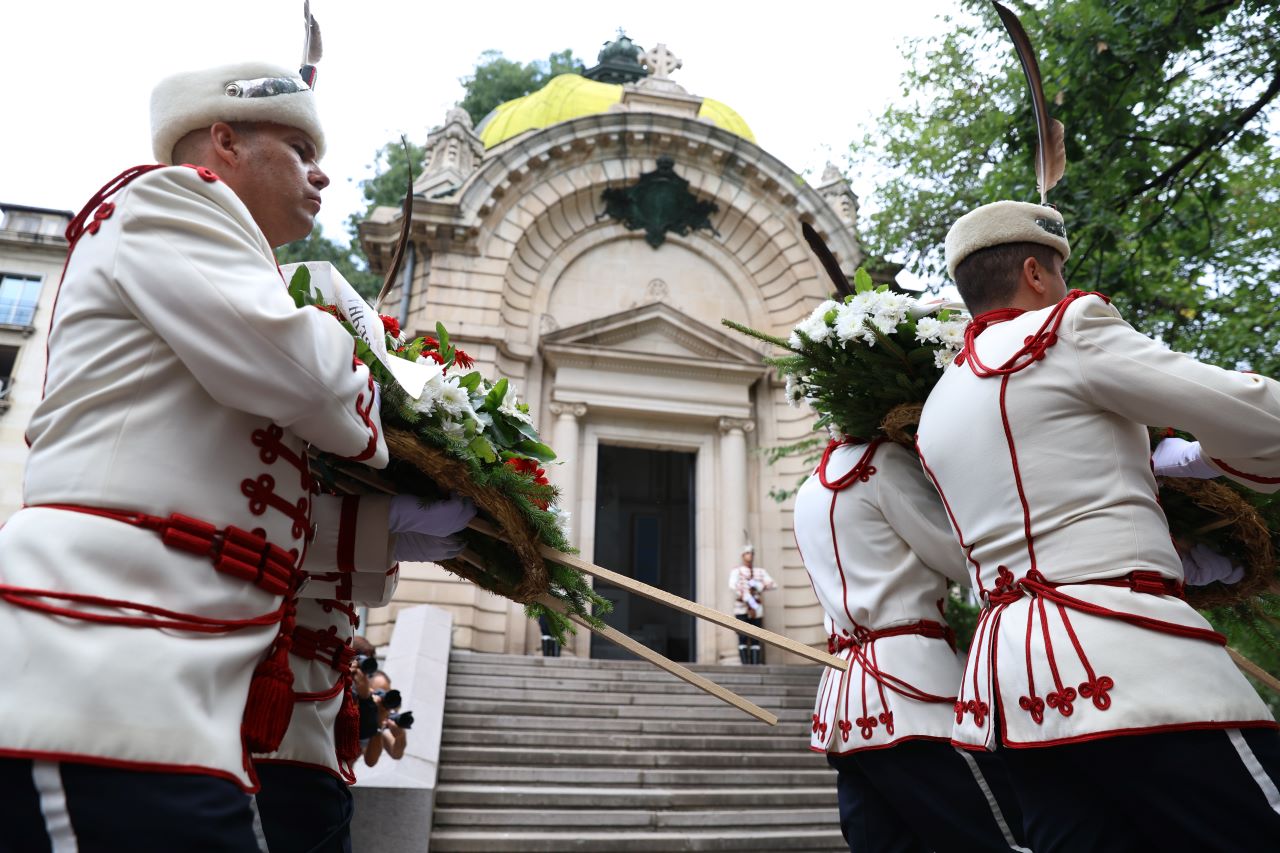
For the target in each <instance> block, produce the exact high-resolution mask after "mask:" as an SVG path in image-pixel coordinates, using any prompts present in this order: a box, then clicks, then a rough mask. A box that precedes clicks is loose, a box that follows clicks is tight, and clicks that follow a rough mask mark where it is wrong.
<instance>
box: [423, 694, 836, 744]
mask: <svg viewBox="0 0 1280 853" xmlns="http://www.w3.org/2000/svg"><path fill="white" fill-rule="evenodd" d="M444 710H445V713H446V714H465V715H468V716H469V717H470V718H471V719H473V720H482V719H485V718H488V717H500V716H504V715H505V716H511V717H539V716H546V717H574V718H580V719H581V720H582V724H583V727H584V728H589V727H590V725H591V723H592V722H593V721H594V720H595V719H596V718H600V717H604V718H612V719H619V718H621V719H628V720H633V719H664V720H702V721H711V722H714V721H719V720H727V721H741V720H744V719H746V720H749V719H751V718H750V717H748V716H746V714H744V713H743V712H742V711H739V710H737V709H735V708H730V707H728V706H727V705H725V704H724V703H723V702H719V701H717V702H716V703H715V704H714V705H702V704H699V705H684V704H681V705H678V706H661V705H576V704H571V703H566V702H565V700H564V696H563V695H560V696H557V697H556V698H554V699H552V700H550V702H549V703H548V704H537V703H528V702H486V701H484V700H482V699H452V698H450V694H449V692H448V690H447V689H446V691H445V701H444ZM766 710H769V711H772V712H773V713H774V714H776V715H777V717H778V720H779V721H784V720H785V721H786V722H790V723H795V722H801V721H806V722H807V721H808V720H809V719H810V715H811V713H812V710H811V708H810V707H809V706H804V707H794V708H786V707H783V708H766ZM758 725H759V726H760V731H761V733H764V732H766V731H767V730H768V729H769V726H767V725H765V724H764V723H758Z"/></svg>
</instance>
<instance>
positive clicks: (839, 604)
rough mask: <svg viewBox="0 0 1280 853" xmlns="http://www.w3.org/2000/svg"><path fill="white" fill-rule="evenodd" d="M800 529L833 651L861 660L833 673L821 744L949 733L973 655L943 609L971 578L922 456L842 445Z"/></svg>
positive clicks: (804, 508)
mask: <svg viewBox="0 0 1280 853" xmlns="http://www.w3.org/2000/svg"><path fill="white" fill-rule="evenodd" d="M824 479H825V480H826V482H827V485H824V484H823V480H824ZM795 533H796V544H797V546H798V547H799V548H800V552H801V555H802V556H803V559H804V564H805V568H806V569H808V572H809V578H810V580H811V581H812V582H813V590H814V592H815V593H816V594H817V596H818V601H819V602H820V603H821V604H822V609H823V610H825V611H826V620H825V622H826V626H827V631H828V632H829V633H830V635H831V636H830V639H829V640H828V648H829V649H830V650H831V652H832V653H833V654H838V655H840V657H842V658H844V659H845V660H847V661H849V669H848V671H847V672H844V673H841V672H838V671H836V670H834V669H830V668H828V669H827V670H826V671H825V672H824V673H823V675H822V681H821V682H820V683H819V685H818V696H817V701H816V702H815V704H814V708H813V718H812V727H811V732H812V734H811V738H810V741H809V744H810V748H811V749H813V750H814V751H815V752H834V753H847V752H854V751H855V750H860V749H878V748H882V747H886V746H891V745H893V744H895V743H898V742H900V741H904V740H911V739H914V738H928V739H933V740H942V741H949V740H950V739H951V726H952V723H953V722H954V720H953V716H952V706H953V704H954V702H955V697H956V686H957V685H958V684H959V681H960V674H961V664H960V660H959V658H958V657H957V656H956V652H955V649H954V646H953V645H952V638H951V632H950V631H949V630H948V629H947V628H946V623H945V621H944V617H943V606H944V601H945V598H946V595H947V578H948V577H950V578H953V579H955V580H961V581H965V582H967V581H968V575H967V573H966V568H965V561H964V554H963V553H962V552H961V550H960V548H959V547H958V546H957V545H956V541H955V538H954V537H953V535H952V533H951V527H950V525H949V524H948V523H947V516H946V513H945V512H944V511H943V508H942V504H941V503H940V502H939V501H938V496H937V493H936V492H935V491H934V490H933V487H932V486H931V485H930V484H929V481H928V480H926V479H925V477H924V474H923V472H922V471H921V470H920V463H919V462H918V461H916V459H915V457H914V456H913V455H912V454H911V453H910V452H909V451H907V450H904V449H903V448H901V447H899V446H898V445H896V444H879V445H877V446H871V445H867V444H840V445H833V447H832V449H829V450H828V452H827V454H826V455H824V457H823V461H822V464H820V465H819V466H818V470H817V471H816V472H815V473H814V474H813V475H812V476H810V477H809V479H808V480H806V481H805V483H804V485H802V486H801V487H800V491H799V493H798V494H797V495H796V508H795Z"/></svg>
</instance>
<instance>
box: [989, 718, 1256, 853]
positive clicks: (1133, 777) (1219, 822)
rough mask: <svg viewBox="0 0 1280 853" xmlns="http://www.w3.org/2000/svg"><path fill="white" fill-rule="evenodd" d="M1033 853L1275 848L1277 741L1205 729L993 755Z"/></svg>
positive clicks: (1229, 852)
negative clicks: (1005, 778) (1015, 802)
mask: <svg viewBox="0 0 1280 853" xmlns="http://www.w3.org/2000/svg"><path fill="white" fill-rule="evenodd" d="M995 754H996V755H998V756H1000V758H1001V760H1003V762H1004V764H1005V766H1006V767H1007V768H1008V770H1009V778H1010V780H1011V781H1012V783H1013V786H1014V790H1015V791H1016V792H1017V795H1018V798H1019V801H1020V803H1021V805H1022V812H1023V819H1024V821H1025V829H1026V837H1027V842H1028V846H1029V847H1031V848H1032V849H1033V850H1035V851H1036V853H1068V851H1069V853H1076V851H1080V850H1088V851H1097V852H1098V853H1113V852H1114V853H1119V851H1124V853H1130V851H1133V853H1137V851H1150V850H1159V851H1172V852H1173V853H1177V851H1187V853H1191V851H1195V853H1210V851H1222V853H1252V851H1258V853H1262V851H1266V853H1274V851H1276V850H1280V790H1278V789H1277V783H1280V735H1277V733H1276V732H1275V731H1274V730H1272V729H1226V730H1223V729H1214V730H1207V731H1190V732H1170V733H1165V734H1147V735H1128V736H1124V737H1108V738H1104V739H1101V740H1094V741H1086V742H1083V743H1075V744H1065V745H1062V746H1052V747H1037V748H1032V749H1009V748H1001V749H1000V750H999V751H998V752H997V753H995Z"/></svg>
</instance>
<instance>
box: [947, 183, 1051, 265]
mask: <svg viewBox="0 0 1280 853" xmlns="http://www.w3.org/2000/svg"><path fill="white" fill-rule="evenodd" d="M1005 243H1038V244H1039V245H1041V246H1048V247H1049V248H1051V249H1057V250H1058V252H1059V253H1060V254H1061V255H1062V259H1063V260H1064V261H1065V260H1067V259H1068V258H1070V257H1071V244H1070V243H1069V242H1067V226H1066V223H1064V222H1063V221H1062V214H1061V213H1059V212H1058V211H1056V210H1054V209H1053V208H1052V207H1047V206H1045V205H1042V204H1032V203H1030V202H1025V201H996V202H992V203H991V204H984V205H983V206H982V207H979V208H977V209H975V210H971V211H969V212H968V213H966V214H965V215H964V216H962V217H960V218H959V219H957V220H956V224H955V225H952V226H951V230H950V231H948V232H947V243H946V254H947V272H949V273H950V274H951V277H952V278H953V279H954V278H955V277H956V267H958V266H960V262H961V261H963V260H964V259H965V258H967V257H969V256H970V255H972V254H973V253H974V252H976V251H978V250H979V249H986V248H989V247H991V246H1000V245H1003V244H1005Z"/></svg>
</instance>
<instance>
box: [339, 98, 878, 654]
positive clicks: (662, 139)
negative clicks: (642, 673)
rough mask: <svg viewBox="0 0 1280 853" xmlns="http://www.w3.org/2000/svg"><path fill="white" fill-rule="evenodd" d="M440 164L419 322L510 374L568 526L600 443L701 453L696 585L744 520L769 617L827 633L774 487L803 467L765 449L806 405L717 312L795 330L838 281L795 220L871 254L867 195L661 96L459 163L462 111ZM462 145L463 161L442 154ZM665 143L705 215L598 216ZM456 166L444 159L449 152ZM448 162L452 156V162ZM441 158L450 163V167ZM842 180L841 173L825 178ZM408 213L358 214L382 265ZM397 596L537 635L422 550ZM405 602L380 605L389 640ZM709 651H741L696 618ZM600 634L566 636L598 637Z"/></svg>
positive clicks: (810, 632) (418, 249) (709, 587)
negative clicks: (686, 221) (675, 219)
mask: <svg viewBox="0 0 1280 853" xmlns="http://www.w3.org/2000/svg"><path fill="white" fill-rule="evenodd" d="M429 145H434V146H435V147H434V148H433V154H432V162H437V160H438V159H439V158H437V157H436V153H435V152H437V151H443V152H444V155H442V156H443V160H440V162H441V163H442V165H441V166H440V167H439V168H437V169H436V171H434V172H433V171H432V170H431V168H429V169H428V172H427V174H425V175H424V176H423V177H422V179H421V180H420V181H419V184H418V186H419V188H420V189H421V188H422V187H424V186H430V188H431V191H432V194H433V197H420V198H418V199H417V200H416V202H415V208H414V209H415V214H414V217H415V225H414V247H415V253H414V254H415V258H416V263H415V266H414V269H413V271H412V273H411V275H410V276H409V282H410V283H409V291H408V294H407V298H406V294H405V292H404V290H403V287H397V292H395V293H393V296H392V301H391V304H400V302H401V301H403V302H404V304H406V305H407V309H408V310H407V322H406V323H405V325H406V327H407V328H408V329H410V330H414V331H427V330H429V329H431V328H432V327H433V326H434V324H435V322H436V321H437V320H439V321H442V322H444V323H445V325H447V326H448V327H449V329H450V333H451V334H452V335H453V337H454V338H455V339H456V340H458V341H460V342H462V343H463V345H464V346H465V347H466V348H467V349H468V351H470V352H472V354H473V355H475V356H477V357H478V360H479V361H480V363H481V368H482V369H485V368H488V369H490V370H491V371H496V372H498V373H501V374H502V375H505V376H507V377H509V378H510V379H511V380H512V381H513V382H514V383H515V384H516V386H517V387H519V389H520V391H521V392H522V394H523V395H524V396H525V398H526V399H528V400H529V401H530V403H531V405H532V406H533V410H534V414H535V416H536V417H537V419H538V422H539V428H540V429H541V430H542V432H543V435H545V436H548V437H549V438H550V439H551V441H552V443H553V446H554V447H555V448H556V449H557V451H558V452H559V453H560V455H561V460H562V464H561V465H559V466H558V467H556V468H555V469H554V470H553V471H552V472H551V475H552V476H553V477H554V478H555V480H556V482H557V484H558V485H559V486H560V487H561V488H562V490H563V491H564V496H565V500H564V503H565V505H566V506H570V507H574V508H575V510H576V512H575V518H576V521H575V522H574V523H573V525H572V533H573V538H574V541H575V544H576V545H577V546H578V547H579V548H581V549H582V551H583V553H584V555H585V556H587V557H591V556H593V555H594V552H595V550H596V547H597V543H596V542H595V535H596V522H597V518H596V515H595V513H596V510H597V502H596V498H597V485H598V484H597V480H596V475H597V467H598V466H597V463H598V461H599V458H600V448H601V447H606V448H607V447H630V448H647V449H650V450H654V451H658V450H661V451H671V452H678V453H692V454H693V461H692V462H691V469H692V471H693V479H694V486H693V498H692V501H693V504H694V511H693V520H692V522H691V527H692V532H693V537H692V538H693V545H692V552H693V555H694V556H693V564H694V578H693V583H692V589H693V594H694V597H695V598H696V599H697V600H698V601H700V602H703V603H705V604H708V605H710V606H714V607H717V608H719V609H722V610H727V609H728V604H729V600H728V596H729V593H728V587H727V583H726V578H727V570H728V569H729V568H730V567H731V566H733V565H735V564H736V563H737V560H738V551H739V549H740V547H741V545H742V544H743V535H744V531H746V533H747V535H749V536H750V537H751V538H752V539H753V541H754V543H755V545H756V548H757V557H758V561H759V563H760V564H761V565H764V566H765V567H766V568H768V569H769V570H770V571H771V572H772V573H773V574H774V576H775V578H776V579H777V580H778V582H779V585H780V586H781V587H782V589H780V590H779V591H777V592H775V593H772V594H771V596H770V598H769V599H768V601H767V604H766V617H765V624H766V626H767V627H769V628H771V629H773V630H777V631H781V632H783V633H787V634H789V635H791V636H793V637H795V638H797V639H800V640H802V641H805V642H820V641H821V640H822V638H823V630H822V618H821V610H820V609H819V607H818V605H817V602H816V600H815V599H814V597H813V593H812V590H811V588H810V585H809V582H808V578H807V576H806V575H805V573H804V569H803V566H802V564H801V562H800V559H799V555H798V554H797V553H796V549H795V544H794V540H793V538H792V535H791V513H790V508H789V506H788V505H779V504H777V503H775V502H774V501H773V500H772V499H771V498H770V497H769V493H770V490H771V489H773V488H789V487H790V486H792V485H794V483H795V481H796V480H797V479H799V478H800V477H801V476H803V474H804V473H805V472H803V471H802V470H799V467H798V463H794V462H792V463H791V464H790V465H779V466H768V465H766V464H764V462H763V460H762V459H761V458H760V456H759V454H757V453H755V452H754V451H755V449H756V448H758V447H760V446H771V445H776V444H781V443H785V442H790V441H795V440H798V439H800V438H802V437H804V435H805V434H806V433H807V431H808V428H809V423H810V420H809V418H808V416H807V415H806V414H805V413H803V412H799V411H796V410H793V409H790V408H789V407H788V406H787V405H786V403H785V400H784V399H783V396H782V389H781V388H780V387H779V385H778V384H777V383H776V381H775V380H774V379H773V378H772V377H771V375H770V373H769V372H768V371H766V370H765V369H764V368H763V366H762V365H761V363H760V357H761V354H762V352H763V348H762V347H754V346H752V345H751V343H750V342H748V341H746V340H745V339H742V338H741V337H740V336H738V335H736V334H735V333H733V332H730V331H728V330H726V329H724V328H723V327H721V326H720V325H719V321H720V319H721V318H722V317H730V318H733V319H736V320H739V321H741V322H745V323H747V324H750V325H752V326H754V327H756V328H759V329H762V330H765V331H769V332H773V333H775V334H777V333H781V334H785V333H786V331H787V330H788V329H789V328H790V327H791V326H792V325H794V324H795V323H796V322H798V321H799V320H801V319H802V318H803V317H804V316H805V315H807V313H808V312H809V311H810V310H811V309H812V308H813V306H814V305H816V304H817V303H818V302H819V301H820V300H821V299H823V298H824V297H825V296H826V295H827V292H828V290H829V284H828V282H827V279H826V276H825V274H824V273H823V272H822V271H821V269H820V268H819V266H818V264H817V263H816V261H815V260H814V259H813V258H812V257H811V255H810V253H809V250H808V248H807V247H806V246H805V245H804V243H803V241H802V239H801V236H800V223H801V222H809V223H811V224H813V226H814V227H815V228H816V229H817V230H818V231H819V232H820V233H822V234H823V235H824V237H825V239H826V240H827V241H828V243H829V244H830V245H831V247H832V248H833V250H835V252H836V253H837V255H838V256H839V257H840V258H841V260H842V261H843V263H844V265H845V267H846V268H847V269H848V270H849V271H851V270H852V268H853V267H854V266H855V265H856V264H857V263H858V262H859V261H860V260H861V254H860V250H859V248H858V245H857V241H856V238H855V235H854V233H853V230H852V227H851V220H852V216H853V211H854V209H855V205H856V200H854V198H853V196H852V193H851V192H849V190H848V185H847V184H845V183H844V181H843V179H841V178H839V176H834V177H832V176H830V175H828V176H824V181H825V183H824V186H823V187H822V188H821V189H820V190H818V189H814V188H813V187H811V186H810V185H809V184H808V183H806V182H805V181H804V180H803V179H802V178H801V177H800V176H798V175H797V174H795V173H794V172H792V171H791V170H790V169H788V168H787V167H786V166H785V165H783V164H782V163H781V162H780V161H778V160H777V159H776V158H774V157H772V156H771V155H769V154H768V153H767V152H765V151H764V150H763V149H761V148H760V147H758V146H756V145H755V144H753V143H751V142H749V141H747V140H746V139H743V138H741V137H739V136H735V135H734V134H732V133H729V132H727V131H724V130H722V129H720V128H719V127H716V126H714V125H711V124H709V123H707V122H704V121H700V120H697V119H694V118H688V117H681V116H676V115H667V114H661V113H651V112H636V111H630V112H612V113H603V114H599V115H590V116H585V117H582V118H577V119H573V120H571V121H566V122H562V123H560V124H556V125H553V126H551V127H548V128H545V129H542V130H538V131H533V132H530V133H526V134H524V135H522V136H519V137H516V138H514V139H511V140H508V141H506V142H504V143H502V144H501V145H498V146H496V147H494V148H492V149H490V150H488V151H486V152H484V154H483V157H482V159H479V160H476V161H475V162H473V163H471V166H472V167H473V168H474V171H470V172H468V171H467V168H466V164H461V160H465V159H467V158H465V157H460V155H458V152H463V153H468V152H470V153H474V152H475V151H476V146H477V145H478V140H477V139H476V138H475V137H474V134H472V133H471V131H470V128H469V124H468V122H467V120H466V117H465V114H461V115H459V114H458V113H457V112H456V111H455V112H453V113H451V114H450V117H449V121H448V122H447V123H446V125H445V126H444V127H442V128H440V129H438V130H437V131H435V132H433V134H432V141H431V142H429ZM449 152H453V153H454V155H458V156H454V158H453V159H452V160H450V159H449V157H448V156H447V155H448V154H449ZM659 157H668V158H671V160H672V161H673V163H674V171H675V173H676V174H677V175H678V176H679V177H681V178H683V179H685V180H687V181H688V184H689V190H690V191H691V192H692V193H693V194H694V195H696V196H697V198H698V199H699V200H704V201H710V202H713V203H714V204H715V205H716V207H717V211H716V213H714V214H713V215H712V216H711V217H710V224H711V225H712V226H713V227H714V232H712V231H710V230H706V229H701V230H694V231H691V232H690V233H688V234H687V235H685V236H681V235H678V234H675V233H667V234H666V235H665V240H664V242H662V243H661V245H659V246H658V248H656V249H655V248H653V247H651V246H650V245H649V244H648V243H646V242H645V240H644V237H643V232H641V231H635V230H629V229H628V228H627V227H626V226H625V225H624V224H623V223H621V222H618V221H616V220H614V219H612V218H610V217H608V216H605V215H603V214H604V210H605V205H604V203H603V201H602V196H603V193H604V191H605V190H606V189H611V188H622V187H627V186H630V185H633V184H634V183H635V182H636V181H637V180H639V178H640V177H641V175H643V174H645V173H647V172H652V171H654V170H655V168H656V166H657V163H658V158H659ZM442 170H443V171H442ZM450 170H451V171H450ZM441 175H444V176H445V177H444V179H442V178H441ZM827 178H831V180H825V179H827ZM398 227H399V226H398V212H397V211H394V210H392V209H389V208H380V209H379V210H378V211H375V214H374V216H372V217H371V218H370V220H369V221H368V222H366V223H365V224H364V225H362V227H361V235H362V238H363V240H364V242H365V246H366V248H367V250H368V251H369V253H370V256H371V258H372V259H373V261H374V263H375V265H376V264H379V263H385V262H386V259H387V258H388V257H389V254H390V248H391V246H392V245H393V240H394V237H395V234H396V232H397V230H398ZM404 576H405V577H406V580H405V581H404V582H403V583H402V591H401V593H398V595H397V599H400V598H401V597H402V596H403V597H404V599H405V600H406V601H417V600H426V601H431V602H433V603H436V604H441V605H444V606H447V607H449V608H450V609H451V610H453V611H454V616H455V624H457V625H458V626H459V627H458V630H457V632H456V636H455V642H456V643H457V644H458V645H459V646H460V647H462V648H473V649H477V650H487V651H508V652H525V651H531V650H536V649H537V648H538V643H537V638H536V636H535V634H536V632H535V631H534V630H533V628H532V626H530V625H528V620H526V619H524V617H523V614H522V612H521V611H520V609H519V608H518V607H515V606H512V605H509V603H507V602H505V601H502V600H500V599H496V598H494V597H493V596H489V595H487V594H485V593H483V592H480V591H477V590H475V589H474V588H472V587H470V586H469V585H465V584H462V583H461V582H458V581H456V580H455V579H453V578H451V577H450V576H449V575H447V574H446V573H444V572H443V571H441V570H439V569H436V568H435V567H430V566H424V567H409V568H408V569H407V570H406V572H405V575H404ZM394 608H395V605H394V604H393V605H392V609H391V610H388V611H384V612H381V613H375V614H372V620H371V623H372V624H371V635H373V638H374V640H375V642H376V641H379V639H380V636H379V633H378V632H379V631H383V630H385V628H384V627H382V626H385V625H386V623H387V621H388V620H389V619H390V618H392V617H393V614H394ZM694 648H695V650H696V651H695V656H696V658H697V660H699V661H703V662H711V661H716V660H736V654H734V648H735V643H734V639H733V637H732V635H731V634H730V633H729V632H727V631H722V630H719V629H713V628H710V627H706V626H700V627H699V628H698V629H697V635H696V638H695V642H694ZM588 649H589V642H588V640H587V638H585V637H582V638H580V639H579V641H578V643H577V644H576V646H575V649H574V651H576V652H577V653H579V654H586V653H587V651H588Z"/></svg>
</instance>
